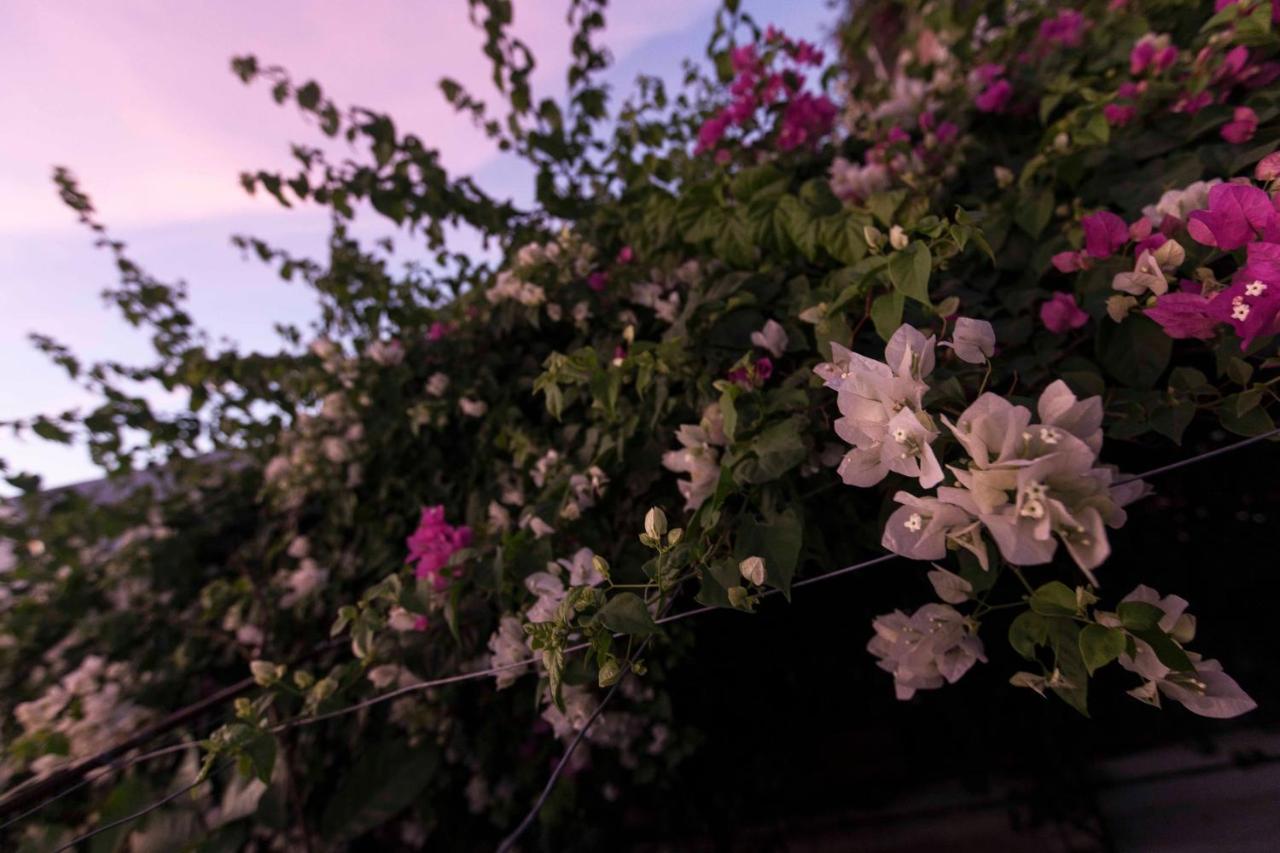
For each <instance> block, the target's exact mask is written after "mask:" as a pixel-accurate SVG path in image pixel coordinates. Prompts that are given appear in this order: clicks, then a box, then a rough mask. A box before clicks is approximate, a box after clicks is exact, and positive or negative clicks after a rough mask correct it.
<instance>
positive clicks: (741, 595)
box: [728, 586, 751, 610]
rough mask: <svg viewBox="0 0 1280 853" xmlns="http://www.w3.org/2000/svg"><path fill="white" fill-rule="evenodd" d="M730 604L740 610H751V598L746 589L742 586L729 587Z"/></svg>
mask: <svg viewBox="0 0 1280 853" xmlns="http://www.w3.org/2000/svg"><path fill="white" fill-rule="evenodd" d="M728 592H729V603H730V604H732V605H733V606H734V607H736V608H737V609H739V610H749V609H750V608H751V596H750V595H748V594H747V591H746V589H744V588H743V587H740V586H733V587H729V590H728Z"/></svg>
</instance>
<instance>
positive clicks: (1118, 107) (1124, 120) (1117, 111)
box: [1102, 104, 1138, 127]
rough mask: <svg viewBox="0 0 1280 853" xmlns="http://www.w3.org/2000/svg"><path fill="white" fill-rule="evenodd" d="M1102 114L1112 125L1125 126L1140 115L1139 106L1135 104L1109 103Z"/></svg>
mask: <svg viewBox="0 0 1280 853" xmlns="http://www.w3.org/2000/svg"><path fill="white" fill-rule="evenodd" d="M1102 115H1103V117H1104V118H1106V120H1107V124H1109V125H1111V126H1112V127H1124V126H1125V125H1126V124H1128V123H1129V122H1131V121H1133V119H1134V118H1135V117H1136V116H1137V115H1138V108H1137V107H1135V106H1134V105H1133V104H1107V105H1106V106H1105V107H1103V108H1102Z"/></svg>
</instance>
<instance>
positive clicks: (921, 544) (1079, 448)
mask: <svg viewBox="0 0 1280 853" xmlns="http://www.w3.org/2000/svg"><path fill="white" fill-rule="evenodd" d="M983 337H984V338H985V335H984V336H983ZM955 346H956V348H957V352H959V350H960V347H961V344H960V342H959V341H957V342H956V343H955ZM833 351H834V353H835V356H836V358H835V361H834V362H833V363H828V364H822V365H819V366H818V367H817V369H816V370H817V373H818V374H819V375H820V376H822V377H823V378H824V380H826V384H827V385H828V386H829V387H833V388H835V389H836V390H837V392H838V393H839V405H840V411H841V414H842V415H843V417H842V418H840V420H838V421H837V422H836V432H837V434H839V435H840V436H841V438H844V439H845V440H846V441H848V442H850V443H851V444H853V445H854V449H853V450H851V451H850V452H849V453H848V454H846V455H845V458H844V460H843V461H842V462H841V463H840V468H839V470H840V474H841V477H842V478H843V479H844V481H845V482H846V483H850V484H852V485H858V486H869V485H873V484H875V483H878V482H879V481H880V480H881V479H883V478H884V477H885V476H886V474H887V473H888V472H889V471H895V472H897V473H900V474H903V475H905V476H908V477H914V478H916V479H918V480H919V482H920V485H921V486H922V487H924V488H926V489H932V488H934V487H938V488H937V490H936V492H935V494H933V495H930V496H925V497H918V496H916V495H912V494H910V493H908V492H898V493H897V494H896V495H895V496H894V499H895V500H896V501H898V503H899V504H901V505H902V506H901V507H900V508H899V509H898V510H897V511H895V512H894V513H893V515H892V516H890V518H889V520H888V522H887V523H886V525H885V530H884V536H883V540H882V544H883V545H884V547H885V548H887V549H888V550H890V551H893V552H894V553H896V554H901V555H902V556H904V557H909V558H911V559H914V560H939V559H942V558H944V557H945V556H946V551H947V548H948V547H953V548H964V549H966V550H968V551H970V552H972V553H973V554H974V555H975V556H976V557H977V558H978V560H979V561H980V562H981V564H982V565H983V566H984V567H985V566H987V565H988V553H987V544H986V540H985V539H984V537H983V532H984V531H985V532H986V533H987V534H989V535H990V536H991V538H992V539H993V540H994V541H995V543H996V546H997V547H998V548H999V550H1000V554H1001V555H1002V556H1003V557H1004V559H1005V560H1007V561H1008V562H1009V563H1012V564H1013V565H1016V566H1026V565H1036V564H1040V563H1047V562H1049V561H1050V560H1052V559H1053V555H1054V553H1055V552H1056V550H1057V546H1058V543H1059V542H1061V543H1062V544H1064V545H1065V546H1066V548H1067V551H1068V552H1069V553H1070V554H1071V556H1072V558H1073V559H1074V560H1075V562H1076V564H1077V565H1078V566H1079V567H1080V568H1081V570H1082V571H1084V572H1085V574H1086V575H1087V576H1088V577H1089V579H1090V580H1091V581H1092V580H1094V578H1093V575H1092V570H1093V569H1095V568H1097V566H1099V565H1100V564H1101V563H1102V562H1103V561H1104V560H1105V559H1106V557H1107V555H1108V554H1109V553H1110V548H1109V544H1108V542H1107V535H1106V531H1105V529H1104V526H1111V527H1120V526H1121V525H1123V524H1124V521H1125V513H1124V510H1123V509H1122V507H1124V506H1125V505H1126V504H1128V503H1130V502H1131V501H1133V500H1135V499H1136V498H1138V497H1140V496H1141V495H1142V494H1143V490H1144V485H1143V484H1142V483H1141V482H1140V481H1135V482H1130V483H1127V484H1124V485H1117V484H1116V471H1115V469H1114V468H1111V467H1108V466H1103V465H1099V464H1098V452H1099V451H1100V450H1101V449H1102V401H1101V400H1100V399H1098V398H1096V397H1095V398H1090V399H1088V400H1083V401H1081V400H1077V399H1076V396H1075V395H1074V394H1072V393H1071V390H1070V389H1069V388H1068V387H1067V385H1066V383H1064V382H1062V381H1057V382H1054V383H1052V384H1051V385H1050V386H1049V387H1048V388H1046V389H1045V391H1044V393H1043V394H1042V395H1041V396H1040V400H1039V403H1038V406H1037V414H1036V416H1033V415H1032V413H1031V411H1030V410H1029V409H1027V408H1025V407H1023V406H1018V405H1014V404H1013V403H1010V402H1009V401H1008V400H1005V399H1004V398H1003V397H1000V396H999V395H997V394H992V393H987V394H983V395H982V396H981V397H979V398H978V399H977V400H976V401H974V403H973V404H972V405H971V406H969V408H968V409H966V410H965V412H964V413H963V414H961V415H960V417H959V419H958V420H957V421H956V422H955V423H954V424H953V423H951V421H949V420H948V419H947V418H946V417H945V416H944V417H942V418H941V419H940V420H941V423H942V424H943V425H944V426H945V427H946V428H947V429H948V430H949V431H950V432H951V434H952V435H953V436H954V437H955V439H956V440H957V441H958V442H959V444H960V446H961V447H962V448H963V449H964V450H965V452H966V454H967V458H966V459H964V460H962V461H960V462H958V463H956V464H950V465H948V466H947V469H948V470H949V471H950V473H951V475H952V478H953V480H952V482H953V484H952V485H945V486H940V485H939V484H941V483H942V482H943V480H944V478H945V475H944V473H943V470H942V466H941V465H940V464H939V462H938V459H937V457H936V455H935V453H934V450H933V446H932V443H933V441H934V440H935V439H936V438H937V437H938V435H939V433H940V429H939V427H938V425H937V421H935V419H934V417H933V416H932V415H930V414H929V413H928V412H926V411H924V410H923V407H922V404H921V401H922V399H923V397H924V394H925V392H926V391H927V390H928V385H927V384H926V383H925V382H924V378H925V377H926V376H928V375H929V373H930V371H931V370H932V369H933V365H934V341H933V339H932V338H928V339H926V338H925V337H924V336H923V335H921V334H920V333H919V332H918V331H916V330H915V329H912V328H910V327H908V326H903V327H902V328H900V329H899V330H898V331H897V332H896V333H895V334H894V335H893V337H892V338H891V339H890V341H889V344H888V345H887V346H886V347H885V360H886V362H887V363H882V362H876V361H872V360H871V359H868V358H865V357H864V356H860V355H858V354H857V353H851V352H849V351H848V350H845V349H843V348H836V347H834V346H833ZM983 351H984V352H986V351H990V350H989V346H988V347H987V348H986V349H984V350H983Z"/></svg>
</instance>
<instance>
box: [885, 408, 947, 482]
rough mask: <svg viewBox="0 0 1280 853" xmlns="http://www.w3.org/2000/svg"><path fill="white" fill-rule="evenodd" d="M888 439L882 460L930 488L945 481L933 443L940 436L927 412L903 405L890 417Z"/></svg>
mask: <svg viewBox="0 0 1280 853" xmlns="http://www.w3.org/2000/svg"><path fill="white" fill-rule="evenodd" d="M886 429H887V432H888V434H889V440H888V441H885V442H882V443H881V445H880V447H881V452H880V456H881V462H882V463H883V464H884V466H885V467H886V468H888V469H889V470H890V471H894V472H896V473H898V474H902V475H904V476H907V477H914V478H917V479H919V480H920V485H921V486H922V487H923V488H926V489H931V488H933V487H934V486H936V485H938V484H939V483H941V482H942V476H943V475H942V466H941V465H940V464H939V463H938V457H937V456H936V455H934V452H933V447H932V446H930V442H932V441H933V440H934V439H935V438H937V437H938V430H937V429H935V428H934V426H933V419H932V418H930V417H929V415H928V414H927V413H925V412H914V411H912V410H910V409H903V410H901V411H900V412H898V413H897V414H896V415H894V416H893V417H892V418H890V419H889V423H888V425H887V427H886Z"/></svg>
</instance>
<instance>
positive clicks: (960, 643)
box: [867, 604, 987, 700]
mask: <svg viewBox="0 0 1280 853" xmlns="http://www.w3.org/2000/svg"><path fill="white" fill-rule="evenodd" d="M871 624H872V627H873V628H874V629H875V632H876V633H875V636H874V637H872V638H871V641H870V642H869V643H867V651H869V652H871V654H873V655H875V656H876V657H878V658H880V660H879V661H877V666H879V667H880V668H881V669H883V670H885V671H887V672H889V673H892V675H893V682H894V691H895V693H896V694H897V697H898V698H899V699H904V700H905V699H910V698H911V697H912V696H914V695H915V692H916V691H917V690H930V689H934V688H938V687H941V686H942V685H943V684H954V683H955V682H956V681H958V680H960V677H961V676H963V675H964V674H965V673H966V672H968V671H969V669H970V668H972V667H973V665H974V664H975V663H976V662H978V661H982V662H984V663H985V662H986V660H987V659H986V656H985V655H984V654H983V649H982V640H980V639H978V637H976V636H975V635H974V634H973V630H972V625H971V623H970V622H969V621H968V620H967V619H965V617H964V616H963V615H961V614H960V613H959V612H958V611H957V610H956V609H955V608H954V607H951V606H950V605H947V604H926V605H925V606H923V607H921V608H920V609H919V610H917V611H916V612H915V613H913V614H911V615H910V616H908V615H906V614H905V613H903V612H902V611H901V610H895V611H894V612H893V613H886V614H884V615H883V616H878V617H876V619H875V621H873V622H872V623H871Z"/></svg>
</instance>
